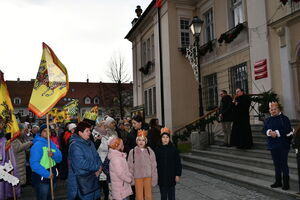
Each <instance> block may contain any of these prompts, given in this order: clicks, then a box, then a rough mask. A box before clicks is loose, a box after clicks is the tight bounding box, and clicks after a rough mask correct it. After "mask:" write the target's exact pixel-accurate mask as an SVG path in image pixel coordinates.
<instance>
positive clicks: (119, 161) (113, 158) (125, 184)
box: [108, 149, 133, 200]
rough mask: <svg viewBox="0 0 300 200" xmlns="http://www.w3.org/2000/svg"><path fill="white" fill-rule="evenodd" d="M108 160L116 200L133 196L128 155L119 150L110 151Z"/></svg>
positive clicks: (113, 194) (113, 195)
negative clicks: (127, 160)
mask: <svg viewBox="0 0 300 200" xmlns="http://www.w3.org/2000/svg"><path fill="white" fill-rule="evenodd" d="M108 159H109V160H110V163H109V174H110V178H111V187H112V188H111V189H112V197H113V199H115V200H123V199H125V198H126V197H128V196H129V195H131V194H132V189H131V185H130V184H131V182H132V180H133V177H132V174H131V173H130V172H129V169H128V164H127V162H126V154H125V153H122V152H120V151H118V150H114V149H109V153H108Z"/></svg>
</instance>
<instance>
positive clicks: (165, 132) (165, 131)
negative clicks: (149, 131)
mask: <svg viewBox="0 0 300 200" xmlns="http://www.w3.org/2000/svg"><path fill="white" fill-rule="evenodd" d="M163 135H167V136H168V137H170V136H171V130H170V129H169V128H167V127H164V128H161V129H160V137H162V136H163Z"/></svg>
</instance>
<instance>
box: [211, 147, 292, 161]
mask: <svg viewBox="0 0 300 200" xmlns="http://www.w3.org/2000/svg"><path fill="white" fill-rule="evenodd" d="M207 150H210V151H213V152H222V153H226V154H231V155H238V156H246V157H253V158H264V159H272V157H271V153H270V151H269V150H264V149H237V148H235V147H221V146H219V145H210V146H209V147H208V149H207ZM288 160H289V162H292V163H296V154H295V152H294V150H292V149H291V150H290V153H289V158H288Z"/></svg>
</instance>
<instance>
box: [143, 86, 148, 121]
mask: <svg viewBox="0 0 300 200" xmlns="http://www.w3.org/2000/svg"><path fill="white" fill-rule="evenodd" d="M144 107H145V115H148V91H147V90H145V91H144Z"/></svg>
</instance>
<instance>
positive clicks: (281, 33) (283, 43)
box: [275, 26, 286, 48]
mask: <svg viewBox="0 0 300 200" xmlns="http://www.w3.org/2000/svg"><path fill="white" fill-rule="evenodd" d="M275 32H276V34H277V35H278V36H279V40H280V47H281V48H283V47H285V46H286V38H285V36H286V34H285V26H280V27H278V28H275Z"/></svg>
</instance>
